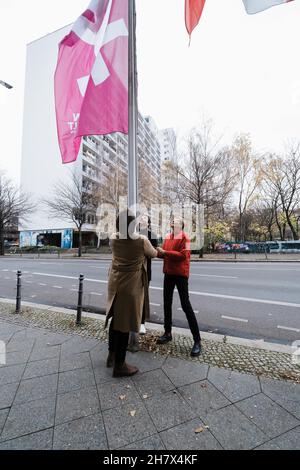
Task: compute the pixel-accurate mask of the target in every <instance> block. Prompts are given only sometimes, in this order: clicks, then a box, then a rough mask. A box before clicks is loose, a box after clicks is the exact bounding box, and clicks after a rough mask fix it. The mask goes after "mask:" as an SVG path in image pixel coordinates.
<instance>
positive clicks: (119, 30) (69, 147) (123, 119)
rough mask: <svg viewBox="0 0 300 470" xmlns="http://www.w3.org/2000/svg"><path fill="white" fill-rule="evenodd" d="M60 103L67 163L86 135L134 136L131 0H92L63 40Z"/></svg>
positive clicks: (58, 71)
mask: <svg viewBox="0 0 300 470" xmlns="http://www.w3.org/2000/svg"><path fill="white" fill-rule="evenodd" d="M55 105H56V120H57V131H58V140H59V146H60V150H61V155H62V161H63V163H70V162H73V161H75V160H76V159H77V156H78V152H79V149H80V144H81V139H82V136H84V135H105V134H110V133H112V132H122V133H124V134H128V0H92V1H91V2H90V4H89V7H88V9H87V10H86V11H85V12H84V13H83V14H82V15H81V16H80V17H79V18H78V20H77V21H76V22H75V23H74V25H73V27H72V30H71V32H70V33H69V34H68V35H67V36H66V37H65V38H64V39H63V40H62V42H61V43H60V45H59V54H58V63H57V68H56V72H55Z"/></svg>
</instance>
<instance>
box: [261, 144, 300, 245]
mask: <svg viewBox="0 0 300 470" xmlns="http://www.w3.org/2000/svg"><path fill="white" fill-rule="evenodd" d="M263 174H264V179H265V183H266V186H267V187H268V188H269V191H271V192H273V194H276V201H277V204H278V206H279V207H280V208H281V211H282V215H281V217H280V214H279V215H278V214H277V215H276V221H277V225H278V227H280V226H283V228H285V227H284V225H285V224H286V225H287V226H288V227H289V228H290V230H291V233H292V236H293V239H294V240H298V238H299V233H298V230H297V226H296V225H295V223H294V220H295V213H296V211H297V209H298V208H299V205H300V144H297V145H294V146H290V147H289V148H288V152H287V155H286V156H285V158H283V157H280V156H275V155H269V156H268V158H266V159H265V162H264V166H263ZM280 231H281V236H282V237H281V238H282V239H284V233H283V232H282V229H281V230H280Z"/></svg>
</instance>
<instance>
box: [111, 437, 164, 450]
mask: <svg viewBox="0 0 300 470" xmlns="http://www.w3.org/2000/svg"><path fill="white" fill-rule="evenodd" d="M118 450H165V446H164V444H163V442H162V440H161V438H160V437H159V435H158V434H154V435H153V436H150V437H147V438H146V439H143V440H142V441H137V442H134V443H133V444H129V445H127V446H125V447H121V449H118Z"/></svg>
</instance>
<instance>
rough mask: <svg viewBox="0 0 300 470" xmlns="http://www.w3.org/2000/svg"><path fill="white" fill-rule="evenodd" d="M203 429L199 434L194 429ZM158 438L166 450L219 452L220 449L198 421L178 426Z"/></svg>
mask: <svg viewBox="0 0 300 470" xmlns="http://www.w3.org/2000/svg"><path fill="white" fill-rule="evenodd" d="M199 428H203V431H202V432H200V433H197V434H196V433H195V430H196V429H199ZM160 437H161V439H162V441H163V443H164V445H165V447H166V449H168V450H221V449H222V447H221V446H220V444H219V443H218V441H217V440H216V439H215V438H214V436H213V435H212V434H211V432H210V431H209V430H208V429H205V428H204V424H203V423H202V421H200V420H199V419H194V420H191V421H188V422H187V423H184V424H180V425H179V426H175V427H174V428H171V429H168V430H167V431H164V432H161V433H160Z"/></svg>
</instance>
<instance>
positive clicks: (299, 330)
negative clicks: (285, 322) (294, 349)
mask: <svg viewBox="0 0 300 470" xmlns="http://www.w3.org/2000/svg"><path fill="white" fill-rule="evenodd" d="M277 328H279V329H280V330H287V331H295V332H296V333H300V329H299V328H291V327H289V326H281V325H278V326H277Z"/></svg>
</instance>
